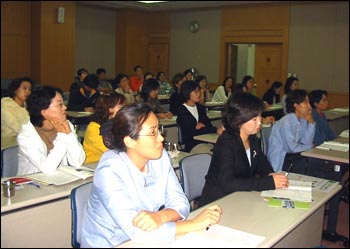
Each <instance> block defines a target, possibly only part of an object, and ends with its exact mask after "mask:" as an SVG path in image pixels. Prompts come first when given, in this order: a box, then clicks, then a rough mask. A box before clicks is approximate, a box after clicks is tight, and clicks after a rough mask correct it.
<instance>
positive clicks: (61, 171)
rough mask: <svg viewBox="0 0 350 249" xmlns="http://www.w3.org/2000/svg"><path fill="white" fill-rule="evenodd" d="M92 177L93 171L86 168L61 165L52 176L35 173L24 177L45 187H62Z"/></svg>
mask: <svg viewBox="0 0 350 249" xmlns="http://www.w3.org/2000/svg"><path fill="white" fill-rule="evenodd" d="M93 175H94V170H92V169H90V168H87V167H83V166H81V167H72V166H66V165H61V166H60V167H59V168H58V169H57V170H56V171H55V172H54V173H53V174H51V175H48V174H44V173H35V174H31V175H27V176H26V177H27V178H29V179H32V180H35V181H38V182H41V183H43V184H46V185H50V184H53V185H63V184H67V183H70V182H74V181H77V180H79V179H83V180H85V179H86V178H88V177H91V176H93Z"/></svg>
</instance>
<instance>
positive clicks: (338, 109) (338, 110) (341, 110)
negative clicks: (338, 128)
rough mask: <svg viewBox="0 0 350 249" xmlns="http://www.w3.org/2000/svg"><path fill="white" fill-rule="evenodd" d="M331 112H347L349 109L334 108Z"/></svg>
mask: <svg viewBox="0 0 350 249" xmlns="http://www.w3.org/2000/svg"><path fill="white" fill-rule="evenodd" d="M331 111H335V112H349V107H348V108H334V109H332V110H331Z"/></svg>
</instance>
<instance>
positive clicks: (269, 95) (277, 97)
mask: <svg viewBox="0 0 350 249" xmlns="http://www.w3.org/2000/svg"><path fill="white" fill-rule="evenodd" d="M274 97H275V101H276V103H279V102H281V100H280V95H279V94H276V93H275V90H274V89H271V88H269V89H268V90H267V91H266V93H265V94H264V96H263V100H264V101H266V102H267V103H268V104H269V105H272V104H273V98H274Z"/></svg>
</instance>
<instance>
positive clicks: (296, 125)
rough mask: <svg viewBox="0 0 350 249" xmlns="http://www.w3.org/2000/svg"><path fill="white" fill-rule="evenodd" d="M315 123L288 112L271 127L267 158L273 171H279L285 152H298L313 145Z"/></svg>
mask: <svg viewBox="0 0 350 249" xmlns="http://www.w3.org/2000/svg"><path fill="white" fill-rule="evenodd" d="M314 134H315V124H310V123H308V122H307V121H306V120H305V119H298V118H297V116H296V115H295V113H289V114H287V115H285V116H284V117H283V118H281V119H280V120H278V121H277V122H276V123H275V124H274V125H273V127H272V131H271V134H270V137H269V146H268V151H267V158H268V159H269V161H270V163H271V164H272V168H273V169H274V171H275V172H278V171H281V170H282V166H283V162H284V157H285V156H286V154H287V153H298V152H301V151H305V150H309V149H311V148H312V147H313V143H312V141H313V139H314Z"/></svg>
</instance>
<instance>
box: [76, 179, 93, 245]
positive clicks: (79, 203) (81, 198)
mask: <svg viewBox="0 0 350 249" xmlns="http://www.w3.org/2000/svg"><path fill="white" fill-rule="evenodd" d="M91 187H92V182H88V183H85V184H83V185H80V186H78V187H76V188H74V189H72V191H71V210H72V246H73V247H74V248H79V247H80V236H81V222H82V218H83V213H84V208H85V206H86V204H87V201H88V199H89V195H90V192H91Z"/></svg>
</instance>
